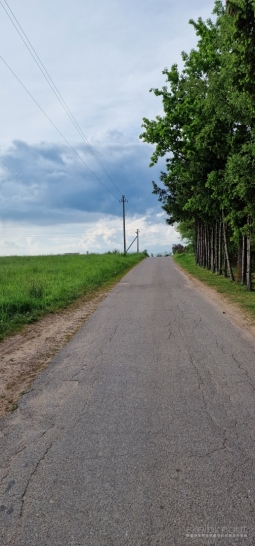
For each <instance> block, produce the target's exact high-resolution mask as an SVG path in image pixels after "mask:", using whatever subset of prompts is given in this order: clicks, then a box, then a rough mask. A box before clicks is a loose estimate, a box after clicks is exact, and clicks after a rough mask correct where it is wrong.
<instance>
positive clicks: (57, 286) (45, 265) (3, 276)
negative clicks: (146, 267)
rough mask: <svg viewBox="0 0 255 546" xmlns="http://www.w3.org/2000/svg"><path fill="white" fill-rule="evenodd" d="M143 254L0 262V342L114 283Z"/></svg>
mask: <svg viewBox="0 0 255 546" xmlns="http://www.w3.org/2000/svg"><path fill="white" fill-rule="evenodd" d="M143 258H145V255H144V254H128V255H127V256H123V255H121V254H101V255H100V254H89V255H69V256H68V255H59V256H31V257H30V256H28V257H18V256H17V257H6V258H0V339H2V338H3V337H4V336H5V335H6V334H10V333H11V332H13V331H15V330H17V329H19V328H20V327H21V326H22V325H23V324H28V323H31V322H33V321H35V320H37V319H38V318H39V317H41V316H43V315H45V314H46V313H50V312H54V311H57V310H58V309H61V308H64V307H67V306H68V305H69V304H70V303H72V302H73V301H74V300H75V299H77V298H79V297H81V296H83V295H85V294H88V293H90V294H93V292H95V291H96V289H98V288H100V287H103V286H107V285H109V284H110V283H112V282H114V281H116V280H118V279H119V278H120V277H121V276H122V275H123V274H124V273H125V272H127V271H128V270H129V269H131V268H132V267H133V266H134V265H136V264H138V263H139V262H140V261H141V260H142V259H143Z"/></svg>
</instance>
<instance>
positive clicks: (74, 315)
mask: <svg viewBox="0 0 255 546" xmlns="http://www.w3.org/2000/svg"><path fill="white" fill-rule="evenodd" d="M125 274H126V273H125ZM121 278H123V275H122V276H121V277H119V278H118V279H116V280H115V281H114V282H112V283H110V284H109V285H107V286H106V287H103V288H100V289H98V290H97V291H95V292H93V294H91V295H86V296H83V297H82V298H80V299H78V300H76V301H75V302H74V303H72V304H71V305H70V306H69V307H67V308H66V309H64V310H62V311H59V312H56V313H51V314H49V315H46V316H45V317H43V318H42V319H40V320H39V321H38V322H35V323H33V324H30V325H26V326H24V327H23V328H22V330H21V331H20V332H19V333H17V334H14V335H11V336H10V337H7V338H6V339H4V340H3V341H2V342H1V343H0V417H2V416H3V415H5V414H6V413H8V412H9V411H14V410H15V409H17V407H18V403H19V397H20V396H22V394H24V393H25V392H26V391H27V390H28V389H29V388H30V386H31V384H32V383H33V381H34V380H35V379H36V377H37V376H38V374H39V373H40V372H41V371H42V370H44V369H45V368H46V367H47V365H48V364H49V363H50V362H51V360H52V359H53V357H54V356H55V355H56V354H57V353H58V352H59V351H60V350H61V349H62V348H63V347H64V346H65V345H66V343H67V342H68V341H69V340H70V339H71V337H72V336H73V335H74V334H75V333H76V332H77V330H79V328H80V327H81V326H82V325H83V324H84V322H85V321H86V320H87V319H88V318H89V316H90V315H91V314H92V313H93V312H94V311H95V310H96V308H97V306H98V305H99V303H100V302H101V301H103V300H104V298H105V297H106V296H107V295H108V294H109V292H111V290H112V289H113V288H114V286H115V285H116V284H117V283H118V282H119V281H120V280H121Z"/></svg>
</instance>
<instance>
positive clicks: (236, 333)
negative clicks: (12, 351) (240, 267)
mask: <svg viewBox="0 0 255 546" xmlns="http://www.w3.org/2000/svg"><path fill="white" fill-rule="evenodd" d="M254 414H255V345H254V344H253V341H252V339H249V338H248V337H246V335H245V334H244V333H243V332H242V331H241V330H240V329H238V328H237V327H235V326H234V325H232V323H231V322H230V321H229V319H228V317H227V315H225V314H223V313H222V310H221V309H220V308H217V307H215V306H214V305H213V304H212V303H210V301H208V300H207V299H206V298H205V297H204V296H203V295H202V294H201V293H200V292H198V291H197V290H196V289H194V288H192V285H191V284H190V283H188V282H187V279H186V277H185V276H184V275H183V274H182V273H180V272H179V270H178V269H177V267H176V266H175V264H174V263H173V261H172V260H171V259H170V258H157V259H156V258H153V259H152V258H148V259H146V260H144V261H143V262H142V263H141V264H140V265H139V266H137V267H136V268H135V269H133V270H132V271H131V272H130V273H128V275H127V276H126V277H125V278H123V280H122V281H121V282H120V283H119V284H118V285H117V286H116V287H115V288H114V289H113V291H112V292H111V293H110V295H108V297H107V298H106V299H105V300H104V301H103V302H102V303H101V304H100V305H99V307H98V308H97V310H96V311H95V313H94V314H93V315H92V316H91V317H90V318H89V320H88V321H87V322H86V323H85V324H84V326H83V327H82V328H81V329H80V330H79V332H78V333H77V334H76V335H75V336H74V337H73V338H72V340H71V341H70V342H69V343H68V345H67V346H66V347H65V348H64V350H62V351H61V352H60V353H59V355H58V356H57V357H56V358H55V359H54V360H53V362H52V363H51V364H50V365H49V367H48V369H47V370H45V371H44V372H43V373H41V375H40V376H39V377H38V379H37V380H36V381H35V383H34V384H33V387H32V389H31V391H30V392H29V393H27V394H26V395H24V396H23V397H22V398H21V402H20V406H19V409H18V410H17V411H16V412H14V413H13V414H12V415H10V416H8V417H6V418H4V419H2V420H1V425H0V442H1V445H0V453H1V500H0V517H1V529H0V545H1V546H6V545H11V546H29V545H32V546H78V545H82V546H147V545H151V546H156V545H157V546H158V545H162V546H172V545H178V546H183V545H195V546H197V545H199V546H200V545H204V544H206V545H207V544H210V545H212V544H213V545H215V544H217V545H218V544H222V545H228V546H229V545H234V544H235V545H236V544H237V545H240V544H241V545H242V544H244V545H248V544H255V530H254V527H255V511H254V499H255V480H254V477H255V471H254V417H255V415H254ZM246 533H247V537H246V536H244V537H241V536H240V535H242V534H246ZM214 534H217V535H219V534H222V535H225V536H224V537H218V536H217V537H213V536H211V537H210V536H208V537H207V536H204V537H202V536H194V535H214ZM191 535H193V536H191ZM233 535H239V536H233Z"/></svg>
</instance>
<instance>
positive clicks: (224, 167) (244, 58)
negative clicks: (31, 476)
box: [140, 0, 255, 274]
mask: <svg viewBox="0 0 255 546" xmlns="http://www.w3.org/2000/svg"><path fill="white" fill-rule="evenodd" d="M214 14H215V16H216V19H215V21H214V22H212V21H211V20H210V19H208V20H207V21H203V20H202V19H201V18H199V19H198V21H190V24H191V25H193V27H194V30H195V32H196V35H197V37H198V42H197V47H196V49H193V50H191V51H190V52H189V53H186V52H184V53H182V61H183V69H182V71H180V70H179V69H178V67H177V65H176V64H175V65H173V66H172V67H171V68H170V70H168V69H167V68H166V69H164V71H163V74H164V75H165V76H166V85H165V86H164V87H163V88H162V89H161V90H159V89H153V90H151V91H153V92H154V94H155V96H156V97H159V98H160V99H161V101H162V106H163V115H162V116H157V117H156V119H155V120H149V119H147V118H144V119H143V125H142V127H143V129H144V131H143V133H142V134H141V135H140V138H142V139H143V141H144V142H148V143H150V144H154V145H155V151H154V152H153V154H152V157H151V165H154V164H155V163H157V161H158V159H159V158H160V157H165V158H166V164H165V170H164V172H161V175H160V184H159V185H158V184H157V183H156V182H154V181H153V193H154V194H155V195H157V197H158V200H159V201H160V202H161V204H162V208H163V210H164V211H165V212H166V214H167V220H166V221H167V223H168V224H170V225H173V224H175V223H177V224H178V226H179V227H178V229H179V232H180V233H181V235H182V236H183V238H187V239H188V241H189V242H190V243H192V244H193V245H194V246H195V244H196V242H197V241H198V237H203V243H202V246H203V247H204V248H206V256H205V257H203V259H202V263H201V265H207V267H211V266H212V265H211V258H210V257H209V255H210V254H211V253H212V251H211V247H212V246H213V245H215V252H214V257H213V260H215V259H216V258H215V256H217V255H218V252H219V251H218V246H217V245H218V242H217V244H216V243H215V240H216V239H215V238H217V237H218V233H219V230H220V229H221V230H222V233H225V231H226V236H224V237H225V238H224V245H225V246H224V248H225V253H226V256H227V255H228V246H231V251H232V247H233V243H234V244H235V252H236V253H237V246H238V242H239V241H240V238H242V237H243V236H245V237H248V239H249V241H250V240H252V235H251V234H252V229H253V225H254V222H255V191H254V190H255V176H254V173H255V169H254V167H255V30H254V29H255V0H246V1H245V2H244V1H243V0H231V1H230V0H229V2H228V3H227V7H226V5H225V2H222V1H220V0H217V1H216V2H215V6H214ZM192 226H193V227H192ZM223 228H224V229H223ZM225 228H226V229H225ZM201 234H202V235H201ZM200 246H201V245H200ZM249 248H250V247H249ZM248 252H250V250H249V251H248ZM248 261H249V260H248V258H247V263H248ZM212 267H214V266H212ZM247 274H248V273H247Z"/></svg>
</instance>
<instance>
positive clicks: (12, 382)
mask: <svg viewBox="0 0 255 546" xmlns="http://www.w3.org/2000/svg"><path fill="white" fill-rule="evenodd" d="M174 267H176V268H177V269H178V271H180V273H181V274H182V275H183V276H184V278H185V280H186V282H187V283H188V284H189V286H190V287H191V288H192V287H193V288H194V289H197V290H199V291H200V292H201V293H202V294H203V296H205V297H206V298H207V299H208V300H209V301H211V302H212V303H213V304H214V305H215V306H216V307H218V308H220V309H221V311H222V313H223V314H227V315H228V317H229V319H230V320H231V322H232V323H233V324H235V326H238V327H239V328H241V329H242V330H243V331H244V332H246V333H247V334H248V335H250V336H252V337H253V338H254V337H255V322H254V321H252V320H251V319H250V317H248V316H247V315H246V314H245V313H244V312H242V311H241V310H240V308H239V307H237V306H235V305H233V304H230V303H229V302H228V301H226V299H225V298H224V297H223V296H221V295H220V294H219V293H217V292H216V290H214V289H213V288H210V287H208V286H206V285H205V284H203V283H202V282H201V281H199V280H198V279H195V278H194V277H192V275H190V274H189V273H187V272H186V271H184V270H183V269H182V268H181V267H180V266H179V265H177V264H176V263H175V265H174ZM115 284H116V283H115ZM115 284H114V285H115ZM114 285H111V286H110V287H109V288H107V289H100V290H98V291H97V292H96V293H94V294H93V295H92V296H91V295H87V296H83V297H82V298H80V299H79V300H77V301H76V302H74V303H73V304H72V305H70V306H69V307H68V308H67V309H65V310H63V311H61V312H59V313H52V314H50V315H47V316H46V317H44V318H42V319H41V320H39V321H38V322H36V323H33V324H31V325H28V326H25V327H24V328H23V329H22V330H21V331H20V332H19V333H18V334H15V335H12V336H10V337H8V338H6V339H5V340H4V341H2V342H1V343H0V417H2V416H3V415H5V414H6V413H8V412H9V411H11V410H12V409H13V410H14V409H16V405H17V404H18V402H19V398H20V396H22V394H23V393H24V392H26V391H27V390H28V389H29V387H30V386H31V384H32V382H33V381H34V380H35V378H36V377H37V376H38V374H39V373H40V372H41V371H42V370H44V369H45V368H46V367H47V365H48V364H49V363H50V362H51V360H52V359H53V358H54V356H55V355H56V354H58V353H59V351H60V350H61V349H62V348H63V347H64V346H65V345H66V343H68V341H69V340H70V339H71V337H72V336H73V335H74V334H75V333H76V332H77V330H79V328H80V327H81V326H82V325H83V324H84V322H85V321H86V320H87V319H88V317H89V316H90V315H91V314H92V313H93V312H94V311H95V309H96V308H97V306H98V305H99V303H100V302H101V301H103V299H104V298H105V297H106V296H107V295H108V294H109V292H110V291H111V290H112V288H113V286H114Z"/></svg>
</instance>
